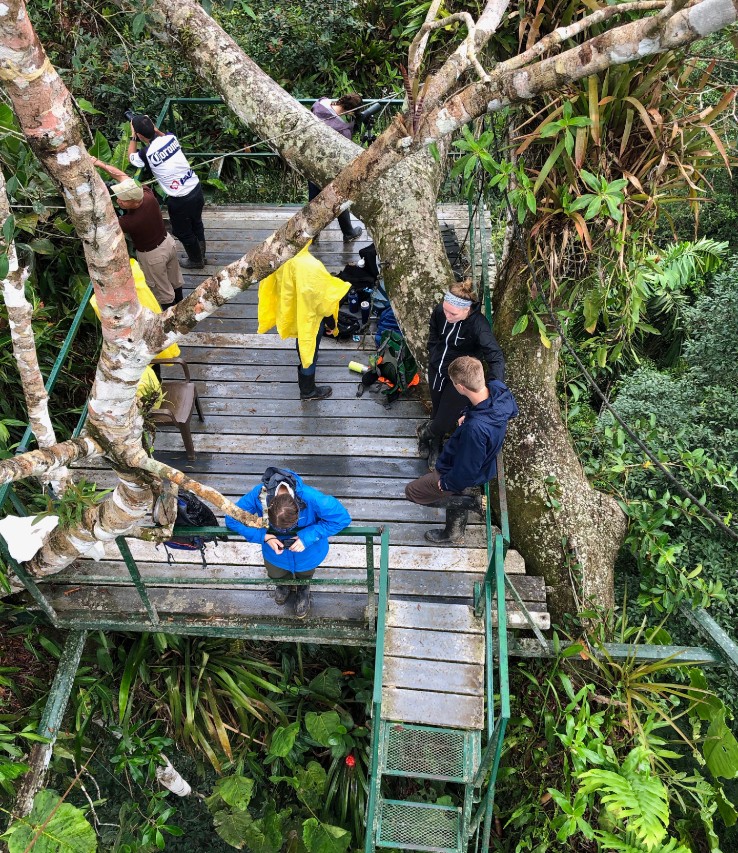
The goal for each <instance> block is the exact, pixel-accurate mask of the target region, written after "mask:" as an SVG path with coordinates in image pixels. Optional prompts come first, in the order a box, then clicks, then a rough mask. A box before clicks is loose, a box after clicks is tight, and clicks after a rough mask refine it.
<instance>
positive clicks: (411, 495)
mask: <svg viewBox="0 0 738 853" xmlns="http://www.w3.org/2000/svg"><path fill="white" fill-rule="evenodd" d="M417 482H418V481H417V480H413V481H412V483H408V484H407V485H406V486H405V497H406V498H407V499H408V500H409V501H411V502H412V503H417V501H416V500H415V498H416V497H417V495H418V493H417V491H416V489H417V486H416V483H417Z"/></svg>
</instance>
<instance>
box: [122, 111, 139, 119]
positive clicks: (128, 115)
mask: <svg viewBox="0 0 738 853" xmlns="http://www.w3.org/2000/svg"><path fill="white" fill-rule="evenodd" d="M123 115H124V116H125V117H126V118H127V119H128V121H133V117H134V116H135V115H136V113H134V112H133V110H126V111H125V112H124V113H123Z"/></svg>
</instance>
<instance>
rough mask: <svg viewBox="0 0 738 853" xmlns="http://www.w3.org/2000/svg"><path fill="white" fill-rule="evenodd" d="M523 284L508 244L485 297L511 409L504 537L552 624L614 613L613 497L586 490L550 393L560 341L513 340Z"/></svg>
mask: <svg viewBox="0 0 738 853" xmlns="http://www.w3.org/2000/svg"><path fill="white" fill-rule="evenodd" d="M529 281H530V278H529V275H528V270H527V266H526V263H525V259H524V258H523V257H522V255H521V252H520V250H519V248H518V247H517V245H515V244H513V245H512V247H511V251H510V254H509V256H508V259H507V263H506V264H505V266H504V267H503V268H502V269H501V270H500V272H499V275H498V280H497V285H496V289H495V293H494V308H495V335H496V336H497V340H498V341H499V343H500V346H501V347H502V350H503V352H504V353H505V359H506V362H507V381H508V385H509V386H510V389H511V390H512V392H513V394H514V395H515V399H516V401H517V403H518V408H519V409H520V415H519V416H518V417H517V418H515V419H514V420H512V421H510V424H509V426H508V431H507V439H506V440H505V474H506V477H507V500H508V511H509V515H510V537H511V539H512V541H513V542H514V543H515V547H516V548H518V550H519V551H520V553H521V554H522V555H523V557H524V558H525V561H526V564H527V566H528V568H529V570H530V571H531V572H532V573H533V574H536V575H541V576H543V577H544V578H545V579H546V585H547V586H548V587H550V588H551V589H550V592H549V598H548V605H549V610H550V612H551V615H552V618H553V620H554V622H561V620H562V618H563V617H564V615H565V614H567V613H576V612H577V611H578V610H579V609H581V607H587V606H590V605H597V606H600V607H604V608H608V609H610V608H612V607H613V605H614V592H613V573H614V563H615V558H616V556H617V553H618V551H619V549H620V545H621V544H622V541H623V537H624V536H625V530H626V519H625V516H624V514H623V512H622V510H621V509H620V507H619V506H618V505H617V503H616V502H615V500H613V498H611V497H609V496H607V495H605V494H602V493H601V492H598V491H596V490H595V489H593V488H592V487H591V486H590V484H589V481H588V480H587V477H586V475H585V473H584V471H583V469H582V466H581V463H580V462H579V459H578V457H577V455H576V452H575V450H574V448H573V446H572V443H571V439H570V437H569V432H568V430H567V427H566V424H565V422H564V420H563V417H562V415H561V407H560V405H559V401H558V398H557V394H556V376H557V372H558V367H559V349H560V345H561V341H560V339H555V340H554V341H553V342H552V344H551V347H550V348H547V347H545V346H544V345H543V343H542V342H541V339H540V336H539V334H538V330H537V327H535V326H534V325H533V324H530V325H529V326H528V328H527V329H526V331H525V332H523V333H522V334H520V335H515V336H513V335H512V329H513V326H514V325H515V322H516V321H517V319H518V318H519V317H520V316H521V314H523V313H524V312H525V311H526V307H527V303H528V299H529V291H528V288H529Z"/></svg>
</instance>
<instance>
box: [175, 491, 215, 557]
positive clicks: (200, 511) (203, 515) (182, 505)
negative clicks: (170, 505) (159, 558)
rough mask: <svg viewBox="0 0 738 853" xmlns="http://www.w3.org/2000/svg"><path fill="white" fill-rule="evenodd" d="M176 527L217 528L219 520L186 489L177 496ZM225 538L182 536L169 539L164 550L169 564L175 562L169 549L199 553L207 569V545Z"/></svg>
mask: <svg viewBox="0 0 738 853" xmlns="http://www.w3.org/2000/svg"><path fill="white" fill-rule="evenodd" d="M174 526H175V527H217V526H218V519H217V518H216V517H215V513H213V511H212V510H211V509H210V507H209V506H206V505H205V504H204V503H203V502H202V501H201V500H200V498H198V497H197V495H193V494H192V492H188V491H186V490H185V489H180V491H179V494H178V495H177V520H176V521H175V523H174ZM223 538H225V537H219V536H201V535H199V534H198V535H195V536H183V535H181V534H179V535H177V536H176V537H173V538H172V539H167V540H166V542H164V550H165V551H166V552H167V560H168V561H169V564H170V565H171V563H172V562H173V560H174V557H173V556H172V554H170V553H169V548H175V549H177V550H178V551H199V552H200V557H201V558H202V567H203V568H204V569H205V568H207V565H208V563H207V560H206V559H205V545H206V543H207V542H216V541H217V540H218V539H223Z"/></svg>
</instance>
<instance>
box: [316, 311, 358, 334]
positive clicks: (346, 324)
mask: <svg viewBox="0 0 738 853" xmlns="http://www.w3.org/2000/svg"><path fill="white" fill-rule="evenodd" d="M335 328H336V327H335V325H334V323H333V317H326V323H325V331H324V332H323V335H324V336H325V337H326V338H335V339H336V340H337V341H347V340H348V339H349V338H352V337H353V336H354V335H358V334H359V332H360V331H361V321H360V320H359V318H358V317H355V316H354V315H353V314H352V313H351V312H350V311H344V310H343V309H341V310H339V312H338V334H334V333H333V330H334V329H335Z"/></svg>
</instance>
